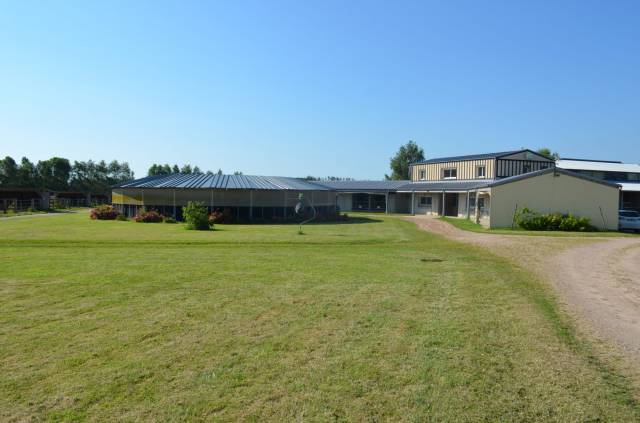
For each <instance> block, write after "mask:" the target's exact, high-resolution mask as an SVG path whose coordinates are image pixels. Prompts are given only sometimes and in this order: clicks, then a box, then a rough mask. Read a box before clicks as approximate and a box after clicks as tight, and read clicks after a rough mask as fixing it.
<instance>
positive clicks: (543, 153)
mask: <svg viewBox="0 0 640 423" xmlns="http://www.w3.org/2000/svg"><path fill="white" fill-rule="evenodd" d="M536 153H538V154H540V155H541V156H545V157H546V158H547V159H551V160H558V159H559V158H560V154H558V152H557V151H554V152H553V153H552V152H551V149H550V148H547V147H543V148H539V149H538V151H536Z"/></svg>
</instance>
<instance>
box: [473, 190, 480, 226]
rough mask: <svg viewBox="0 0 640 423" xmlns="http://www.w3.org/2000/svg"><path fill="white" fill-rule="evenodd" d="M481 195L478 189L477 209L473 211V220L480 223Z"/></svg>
mask: <svg viewBox="0 0 640 423" xmlns="http://www.w3.org/2000/svg"><path fill="white" fill-rule="evenodd" d="M479 197H480V195H479V193H478V191H476V207H475V210H474V212H473V215H474V219H473V220H474V221H475V222H476V223H480V207H479V203H480V202H479V201H478V198H479Z"/></svg>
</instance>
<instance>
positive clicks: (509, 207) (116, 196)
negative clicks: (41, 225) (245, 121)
mask: <svg viewBox="0 0 640 423" xmlns="http://www.w3.org/2000/svg"><path fill="white" fill-rule="evenodd" d="M410 177H411V179H410V180H407V181H328V182H324V181H306V180H303V179H298V178H285V177H264V176H244V175H180V174H177V175H168V176H155V177H149V178H143V179H139V180H136V181H132V182H128V183H125V184H121V185H119V186H117V187H115V188H114V189H113V194H112V196H113V203H114V205H116V207H118V208H119V210H120V211H121V212H122V213H124V214H126V215H127V216H132V215H135V214H136V213H137V211H138V209H139V208H140V207H148V208H154V209H157V210H159V211H160V212H161V213H163V214H168V215H173V216H176V217H177V218H178V219H180V218H181V207H182V206H184V205H186V203H187V202H188V201H191V200H196V201H201V202H203V203H204V204H205V205H206V206H207V207H208V208H209V209H210V210H214V209H221V208H229V209H230V210H231V211H232V212H233V213H234V214H235V215H236V216H237V217H238V218H239V219H241V220H242V219H246V220H256V219H262V218H264V219H268V218H271V217H275V218H286V217H291V216H293V213H294V206H295V204H296V203H297V201H298V195H299V194H301V193H302V194H304V195H305V197H306V198H307V199H308V200H309V201H310V202H311V203H313V204H314V205H315V206H316V208H317V209H318V210H319V211H320V212H321V213H326V214H331V213H335V212H336V210H340V211H377V212H386V213H411V214H431V215H438V216H454V217H463V218H469V219H473V220H474V221H476V222H478V223H481V224H483V225H485V226H487V227H490V228H499V227H510V226H512V225H513V224H514V215H515V213H516V212H517V211H518V210H522V209H523V208H525V207H526V208H529V209H531V210H534V211H536V212H540V213H555V212H560V213H567V214H568V213H571V214H574V215H576V216H581V217H588V218H589V219H590V220H591V223H592V224H593V225H594V226H596V227H598V228H601V229H613V230H617V229H618V206H619V201H620V185H619V184H618V183H617V182H612V181H608V180H606V179H603V178H597V177H595V176H594V175H589V174H585V173H580V172H574V171H572V170H567V169H562V168H559V167H556V164H555V162H554V160H552V159H549V158H547V157H545V156H541V155H540V154H537V153H535V152H533V151H531V150H526V149H525V150H516V151H508V152H501V153H490V154H476V155H470V156H457V157H444V158H435V159H430V160H425V161H423V162H419V163H413V164H412V165H411V166H410Z"/></svg>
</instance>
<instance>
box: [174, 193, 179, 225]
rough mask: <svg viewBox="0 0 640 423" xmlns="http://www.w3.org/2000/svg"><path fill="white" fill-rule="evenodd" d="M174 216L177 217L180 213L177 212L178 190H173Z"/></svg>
mask: <svg viewBox="0 0 640 423" xmlns="http://www.w3.org/2000/svg"><path fill="white" fill-rule="evenodd" d="M173 218H174V219H177V218H178V215H177V214H176V190H175V189H174V190H173Z"/></svg>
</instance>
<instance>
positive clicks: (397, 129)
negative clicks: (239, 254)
mask: <svg viewBox="0 0 640 423" xmlns="http://www.w3.org/2000/svg"><path fill="white" fill-rule="evenodd" d="M639 40H640V2H637V1H630V2H624V1H617V2H601V1H598V2H592V1H579V2H578V1H576V2H557V1H553V2H548V3H545V2H540V1H534V2H511V1H509V2H479V1H471V2H459V1H451V2H448V1H447V2H427V1H417V2H389V1H382V2H373V1H368V2H357V1H349V2H344V1H336V2H332V1H317V2H312V1H308V2H307V1H305V2H300V1H292V2H279V1H273V2H271V1H269V2H265V1H257V2H244V1H237V2H224V3H217V4H216V3H214V2H189V1H184V2H162V1H153V2H138V1H137V2H115V1H109V2H102V3H99V2H80V1H77V2H74V1H67V2H28V1H20V2H3V4H2V7H1V8H0V147H1V148H0V155H2V156H4V155H11V156H13V157H14V158H16V159H19V158H20V157H22V156H24V155H26V156H28V157H29V158H31V159H33V160H39V159H45V158H48V157H51V156H53V155H57V156H62V157H68V158H70V159H72V160H86V159H89V158H92V159H105V160H111V159H118V160H126V161H128V162H129V163H130V164H131V166H132V168H133V169H134V170H135V171H136V175H137V176H143V174H146V169H147V168H148V166H149V165H150V164H151V163H153V162H161V163H164V162H169V163H171V164H173V163H176V162H177V163H185V162H189V163H192V164H196V165H198V166H200V167H201V168H203V169H212V170H217V169H218V168H222V169H223V170H224V171H226V172H231V171H234V170H241V171H243V172H244V173H246V174H263V175H285V176H305V175H308V174H312V175H319V176H326V175H335V176H350V177H355V178H367V179H379V178H381V177H382V176H383V175H384V173H388V172H389V170H388V162H389V158H390V157H391V156H392V155H393V153H394V152H395V151H396V150H397V148H398V147H399V145H400V144H402V143H404V142H406V141H407V140H409V139H412V140H415V141H416V142H417V143H418V144H419V145H420V146H422V147H423V148H424V150H425V153H426V155H427V157H437V156H446V155H455V154H472V153H480V152H489V151H502V150H510V149H514V148H516V149H517V148H520V147H530V148H538V147H541V146H548V147H550V148H552V149H554V150H558V151H559V152H560V153H561V154H562V155H563V156H566V157H576V156H578V157H587V158H599V159H617V160H625V161H630V162H640V42H639Z"/></svg>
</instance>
